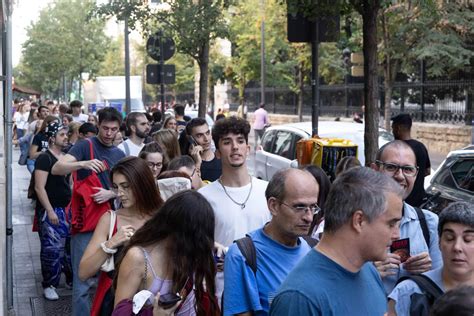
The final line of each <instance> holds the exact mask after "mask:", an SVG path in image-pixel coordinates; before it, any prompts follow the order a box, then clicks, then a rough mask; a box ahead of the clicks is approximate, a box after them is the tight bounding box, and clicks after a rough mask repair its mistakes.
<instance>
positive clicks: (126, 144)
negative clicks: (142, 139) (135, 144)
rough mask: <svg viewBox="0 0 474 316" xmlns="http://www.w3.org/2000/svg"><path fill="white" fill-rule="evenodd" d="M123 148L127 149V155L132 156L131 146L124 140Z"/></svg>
mask: <svg viewBox="0 0 474 316" xmlns="http://www.w3.org/2000/svg"><path fill="white" fill-rule="evenodd" d="M123 149H125V155H127V156H130V147H128V143H127V142H125V141H124V142H123Z"/></svg>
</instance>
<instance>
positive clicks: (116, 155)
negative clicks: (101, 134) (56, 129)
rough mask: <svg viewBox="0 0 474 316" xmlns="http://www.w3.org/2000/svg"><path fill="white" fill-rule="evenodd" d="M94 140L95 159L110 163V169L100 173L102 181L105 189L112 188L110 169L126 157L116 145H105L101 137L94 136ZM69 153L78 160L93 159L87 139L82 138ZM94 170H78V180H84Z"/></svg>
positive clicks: (92, 139)
mask: <svg viewBox="0 0 474 316" xmlns="http://www.w3.org/2000/svg"><path fill="white" fill-rule="evenodd" d="M89 140H91V141H92V148H93V149H94V159H98V160H101V161H103V162H105V163H106V164H107V165H108V169H107V170H106V171H104V172H101V173H99V174H98V176H99V179H100V182H101V183H102V186H103V187H104V189H110V188H111V181H110V170H111V169H112V168H113V166H115V164H116V163H117V162H118V161H119V160H120V159H122V158H123V157H125V154H124V153H123V151H121V150H120V149H118V148H117V147H115V146H105V145H104V144H102V143H101V142H100V141H99V139H98V138H97V137H96V136H94V137H91V138H89ZM68 154H70V155H72V156H74V158H76V160H77V161H86V160H91V152H90V148H89V142H88V141H87V140H85V139H84V140H80V141H78V142H77V143H76V144H74V146H73V147H72V148H71V149H70V150H69V152H68ZM91 172H92V171H90V170H86V169H80V170H78V171H77V177H78V180H82V179H84V178H86V177H87V176H89V175H90V174H91Z"/></svg>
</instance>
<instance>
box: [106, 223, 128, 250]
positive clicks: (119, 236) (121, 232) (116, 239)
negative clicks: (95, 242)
mask: <svg viewBox="0 0 474 316" xmlns="http://www.w3.org/2000/svg"><path fill="white" fill-rule="evenodd" d="M134 233H135V228H133V227H132V225H124V226H122V227H120V228H119V229H118V230H117V232H116V233H115V235H113V236H112V238H110V239H109V240H108V242H107V243H108V245H106V246H107V247H109V248H112V249H115V248H118V247H120V246H122V245H123V244H124V243H126V242H128V241H129V240H130V238H132V236H133V234H134Z"/></svg>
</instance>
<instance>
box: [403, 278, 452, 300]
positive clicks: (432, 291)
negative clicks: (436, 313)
mask: <svg viewBox="0 0 474 316" xmlns="http://www.w3.org/2000/svg"><path fill="white" fill-rule="evenodd" d="M405 280H412V281H413V282H415V283H416V285H418V287H419V288H420V290H421V291H422V292H423V294H424V295H426V298H427V299H428V302H429V303H430V305H431V304H433V303H434V302H435V301H436V300H437V299H438V298H439V297H440V296H441V295H443V293H444V292H443V290H441V289H440V288H439V286H438V285H437V284H436V283H434V282H433V280H431V279H430V278H429V277H427V276H426V275H424V274H417V275H409V276H404V277H401V278H400V279H398V281H397V284H399V283H401V282H403V281H405Z"/></svg>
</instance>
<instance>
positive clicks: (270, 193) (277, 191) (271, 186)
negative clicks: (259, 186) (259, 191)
mask: <svg viewBox="0 0 474 316" xmlns="http://www.w3.org/2000/svg"><path fill="white" fill-rule="evenodd" d="M291 170H292V169H291V168H287V169H281V170H278V171H277V172H275V174H274V175H273V177H272V178H271V180H270V182H268V185H267V189H266V190H265V198H266V199H267V201H268V199H270V198H271V197H273V198H275V199H277V200H280V201H282V200H284V199H285V182H286V179H287V178H288V175H289V173H290V172H291Z"/></svg>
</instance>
